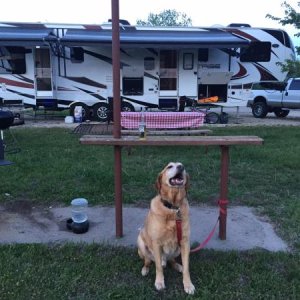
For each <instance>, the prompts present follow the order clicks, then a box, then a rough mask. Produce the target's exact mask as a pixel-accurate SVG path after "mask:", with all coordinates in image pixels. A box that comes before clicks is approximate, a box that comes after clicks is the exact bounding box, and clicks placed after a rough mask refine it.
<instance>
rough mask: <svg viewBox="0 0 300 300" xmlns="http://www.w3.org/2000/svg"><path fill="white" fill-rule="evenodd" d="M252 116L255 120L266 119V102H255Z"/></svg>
mask: <svg viewBox="0 0 300 300" xmlns="http://www.w3.org/2000/svg"><path fill="white" fill-rule="evenodd" d="M252 114H253V116H254V117H255V118H264V117H265V116H266V115H267V114H268V106H267V104H266V103H265V102H262V101H260V102H255V103H254V104H253V107H252Z"/></svg>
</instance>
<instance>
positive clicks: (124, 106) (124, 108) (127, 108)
mask: <svg viewBox="0 0 300 300" xmlns="http://www.w3.org/2000/svg"><path fill="white" fill-rule="evenodd" d="M121 109H122V111H128V112H131V111H134V107H133V105H131V104H130V103H128V102H122V106H121Z"/></svg>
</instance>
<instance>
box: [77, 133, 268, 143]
mask: <svg viewBox="0 0 300 300" xmlns="http://www.w3.org/2000/svg"><path fill="white" fill-rule="evenodd" d="M263 141H264V140H263V139H262V138H260V137H258V136H166V135H164V136H147V138H146V139H140V138H139V137H137V136H122V137H121V138H114V137H112V136H110V135H109V136H108V135H107V136H105V135H84V136H83V137H81V138H80V143H81V144H85V145H111V146H172V145H178V146H187V145H189V146H201V145H203V146H207V145H216V146H227V145H262V144H263Z"/></svg>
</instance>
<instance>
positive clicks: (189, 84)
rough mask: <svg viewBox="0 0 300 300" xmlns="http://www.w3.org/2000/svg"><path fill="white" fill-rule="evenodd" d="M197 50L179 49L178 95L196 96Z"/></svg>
mask: <svg viewBox="0 0 300 300" xmlns="http://www.w3.org/2000/svg"><path fill="white" fill-rule="evenodd" d="M197 55H198V51H197V50H187V49H184V50H180V52H179V68H178V69H179V74H178V78H179V79H178V85H179V96H187V97H192V98H195V97H197V93H198V92H197V80H198V79H197V71H198V70H197V68H198V57H197Z"/></svg>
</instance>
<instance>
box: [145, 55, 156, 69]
mask: <svg viewBox="0 0 300 300" xmlns="http://www.w3.org/2000/svg"><path fill="white" fill-rule="evenodd" d="M144 68H145V70H147V71H151V70H154V68H155V60H154V58H153V57H145V58H144Z"/></svg>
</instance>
